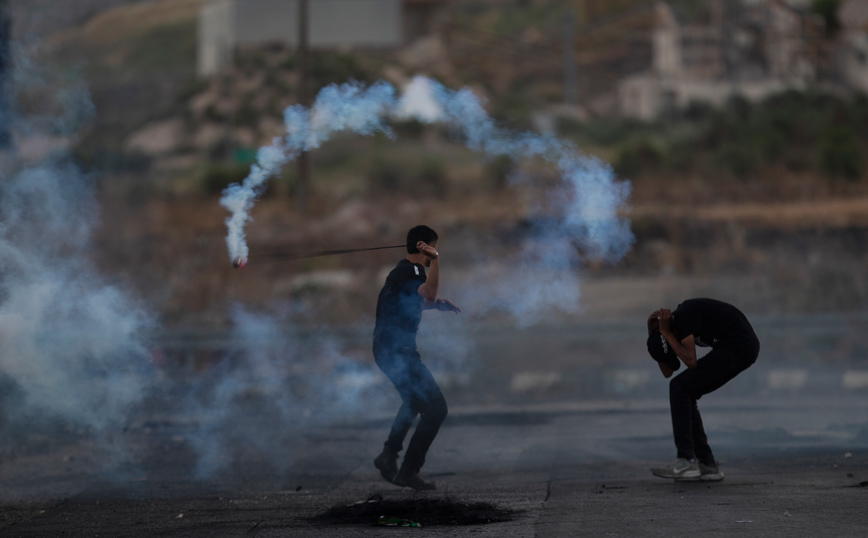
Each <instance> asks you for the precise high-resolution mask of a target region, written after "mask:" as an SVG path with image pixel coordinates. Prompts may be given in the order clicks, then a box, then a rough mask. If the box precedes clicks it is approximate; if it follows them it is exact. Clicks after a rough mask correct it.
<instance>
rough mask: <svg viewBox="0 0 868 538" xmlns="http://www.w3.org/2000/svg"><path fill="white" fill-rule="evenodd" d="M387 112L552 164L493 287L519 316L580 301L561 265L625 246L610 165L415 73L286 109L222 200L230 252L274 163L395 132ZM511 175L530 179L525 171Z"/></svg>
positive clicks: (242, 253) (334, 90)
mask: <svg viewBox="0 0 868 538" xmlns="http://www.w3.org/2000/svg"><path fill="white" fill-rule="evenodd" d="M390 118H396V119H416V120H418V121H421V122H424V123H442V124H445V125H447V126H449V127H450V128H452V130H453V132H454V134H455V136H456V138H457V139H459V140H460V141H462V142H463V143H464V144H465V145H466V146H467V147H468V148H470V149H472V150H474V151H477V152H480V153H482V154H484V155H486V156H488V157H498V156H508V157H510V158H511V159H514V160H519V161H521V160H541V161H543V162H546V163H548V164H550V165H551V166H553V167H554V168H555V169H556V170H557V172H558V176H559V181H558V182H557V184H556V185H555V186H552V187H547V189H548V190H547V193H546V197H545V200H544V202H543V203H542V204H541V206H540V207H536V208H531V209H532V210H534V211H536V212H537V213H539V214H540V215H545V218H541V219H538V221H536V222H534V223H533V229H532V230H531V232H532V234H531V236H529V237H528V238H527V239H526V241H525V243H524V245H523V246H522V247H521V249H520V252H518V253H514V254H511V255H510V256H511V258H512V259H511V264H510V265H511V267H512V270H511V271H510V273H509V274H508V275H504V277H505V279H504V280H498V285H508V286H509V289H511V290H513V292H514V293H513V294H512V295H513V297H511V299H510V305H509V310H510V311H511V312H512V313H513V314H515V315H516V317H518V318H519V319H520V320H522V321H523V322H526V323H533V322H534V321H535V320H537V319H539V317H540V316H542V315H544V314H545V313H546V312H548V311H550V310H551V307H552V306H553V305H555V306H557V307H558V308H560V309H563V310H567V311H576V310H577V309H578V308H579V306H578V305H579V298H580V289H579V282H578V276H577V275H576V274H575V271H563V269H564V268H565V265H566V266H567V268H568V267H569V265H570V264H573V265H576V263H577V262H580V261H581V260H580V259H578V258H579V257H580V256H581V257H583V258H587V257H592V258H596V259H602V260H605V261H608V262H615V261H617V260H620V259H621V258H622V257H623V256H624V254H626V252H627V251H628V250H629V249H630V248H631V247H632V244H633V241H634V238H633V235H632V233H631V231H630V227H629V222H628V221H627V219H625V218H623V217H621V216H619V214H618V212H619V210H620V209H622V208H623V207H624V206H625V204H626V202H627V200H628V198H629V195H630V184H629V183H628V182H626V181H618V180H617V179H616V178H615V175H614V173H613V171H612V168H611V166H609V165H608V164H607V163H605V162H603V161H601V160H600V159H597V158H595V157H591V156H588V155H585V154H583V153H582V152H581V151H580V150H579V149H578V148H577V147H575V145H574V144H572V143H570V142H567V141H563V140H559V139H557V138H555V137H551V136H544V135H539V134H536V133H531V132H513V131H510V130H506V129H502V128H500V127H498V126H497V124H496V122H495V121H494V120H493V119H492V118H491V117H489V115H488V113H487V112H486V111H485V109H484V107H483V106H482V103H481V102H480V101H479V99H478V98H477V97H476V96H475V95H474V94H473V92H472V91H470V90H469V89H466V88H465V89H461V90H457V91H455V90H451V89H448V88H446V87H444V86H443V85H441V84H439V83H437V82H435V81H433V80H431V79H428V78H425V77H416V78H414V79H413V80H412V81H411V82H410V83H409V84H408V85H407V87H406V90H405V92H404V94H403V95H402V96H401V97H400V98H398V97H396V91H395V90H394V88H393V87H392V86H391V85H389V84H387V83H385V82H382V81H381V82H378V83H376V84H374V85H372V86H370V87H365V86H363V85H361V84H359V83H346V84H341V85H332V86H328V87H326V88H324V89H323V90H322V91H320V93H319V95H318V97H317V99H316V102H315V103H314V105H313V107H312V108H311V109H310V110H307V109H305V108H304V107H302V106H299V105H296V106H293V107H290V108H288V109H287V110H286V112H285V114H284V119H285V123H286V132H287V134H286V136H284V137H283V138H277V139H275V140H274V141H273V143H272V144H271V145H270V146H268V147H265V148H262V149H261V150H260V152H259V159H258V162H257V164H255V165H254V166H253V167H252V168H251V172H250V175H249V176H248V177H247V178H246V179H245V180H244V181H243V182H242V183H241V184H235V185H231V186H230V187H229V188H227V189H226V191H225V192H224V194H223V197H222V199H221V203H222V205H223V206H224V207H226V208H227V209H228V210H229V211H230V212H231V213H232V214H231V216H230V217H229V218H228V219H227V221H226V223H227V226H228V235H227V238H226V242H227V245H228V247H229V255H230V259H232V260H233V261H234V260H238V259H240V260H245V261H246V259H247V256H248V253H249V251H248V247H247V244H246V242H245V237H244V226H245V224H246V223H247V221H248V220H249V219H250V210H251V209H252V207H253V205H254V203H255V201H256V199H257V197H258V196H259V195H260V194H261V193H262V191H263V190H264V188H265V185H266V181H267V180H268V178H269V177H271V176H274V175H276V174H278V173H279V172H280V167H281V166H283V165H284V164H286V163H287V162H289V161H291V160H292V159H294V158H296V157H297V156H298V155H299V153H301V152H302V151H306V150H311V149H314V148H317V147H319V145H321V144H322V143H323V142H325V141H326V140H328V138H329V137H330V136H331V134H332V133H334V132H337V131H351V132H355V133H358V134H362V135H371V134H374V133H376V132H383V133H385V134H387V135H388V136H393V133H392V131H391V130H390V128H389V126H388V124H387V120H388V119H390ZM517 180H518V181H520V182H527V183H529V184H530V185H531V186H533V183H534V179H533V178H531V177H519V178H517ZM490 276H491V275H488V277H489V278H488V282H491V279H490ZM510 283H514V284H515V285H510ZM485 287H486V286H484V285H483V286H482V288H485ZM481 302H482V301H480V303H481ZM488 303H489V304H495V303H496V301H488Z"/></svg>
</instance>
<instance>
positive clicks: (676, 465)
mask: <svg viewBox="0 0 868 538" xmlns="http://www.w3.org/2000/svg"><path fill="white" fill-rule="evenodd" d="M651 472H652V473H654V476H659V477H660V478H676V479H685V478H699V477H700V475H701V474H702V473H701V472H700V470H699V464H698V463H697V462H695V461H692V462H690V461H687V460H686V459H684V458H678V459H677V460H675V461H673V462H672V463H670V464H669V465H667V466H666V467H663V468H660V469H651Z"/></svg>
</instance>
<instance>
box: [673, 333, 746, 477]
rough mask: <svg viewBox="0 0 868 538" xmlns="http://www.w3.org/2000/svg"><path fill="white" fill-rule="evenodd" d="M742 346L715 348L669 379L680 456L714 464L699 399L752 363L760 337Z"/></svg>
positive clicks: (676, 440)
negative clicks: (752, 342) (737, 348)
mask: <svg viewBox="0 0 868 538" xmlns="http://www.w3.org/2000/svg"><path fill="white" fill-rule="evenodd" d="M755 338H756V337H754V342H755V344H756V345H755V346H746V347H745V348H744V349H741V350H737V351H736V350H728V349H720V348H715V349H712V350H711V351H710V352H709V353H708V354H707V355H706V356H705V357H703V358H701V359H699V360H698V361H697V363H696V368H692V369H691V368H688V369H687V371H685V372H682V373H680V374H679V375H677V376H675V377H674V378H673V379H672V381H670V382H669V409H670V411H671V412H672V434H673V435H674V437H675V448H677V449H678V457H679V458H684V459H686V460H690V459H693V458H694V457H695V458H697V459H699V461H700V462H701V463H703V464H705V465H712V464H714V454H713V453H712V452H711V447H710V446H708V438H707V437H706V435H705V429H704V428H703V427H702V417H701V416H700V415H699V408H698V407H697V406H696V400H698V399H699V398H701V397H702V395H703V394H708V393H709V392H714V391H715V390H717V389H719V388H720V387H722V386H723V385H725V384H726V383H727V382H728V381H729V380H730V379H732V378H734V377H735V376H737V375H738V374H740V373H741V372H743V371H744V370H745V369H747V368H748V367H749V366H750V365H752V364H753V363H754V362H755V361H756V358H757V355H759V341H757V340H756V339H755Z"/></svg>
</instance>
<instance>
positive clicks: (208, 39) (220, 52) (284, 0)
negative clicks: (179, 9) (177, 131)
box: [197, 0, 444, 76]
mask: <svg viewBox="0 0 868 538" xmlns="http://www.w3.org/2000/svg"><path fill="white" fill-rule="evenodd" d="M443 1H444V0H308V43H309V45H310V47H311V48H312V49H328V48H349V47H363V48H391V47H398V46H400V45H402V44H403V43H404V42H405V41H406V40H407V39H408V38H411V37H413V36H412V33H414V32H417V33H418V32H420V31H425V28H424V27H425V21H426V20H427V19H428V18H430V17H429V15H431V14H432V13H433V12H434V11H435V10H436V9H437V8H438V7H440V6H441V5H442V4H443ZM299 4H300V2H299V0H215V1H214V2H211V3H209V4H207V5H206V6H205V7H204V8H202V11H201V12H200V14H199V44H198V59H197V63H198V65H197V71H198V74H199V75H201V76H207V75H211V74H213V73H215V72H217V71H218V70H219V69H220V68H221V67H222V66H224V65H226V64H227V63H228V62H229V60H230V59H231V56H232V52H233V51H234V50H235V48H236V47H238V46H243V45H255V44H259V43H266V42H281V43H284V44H286V45H289V46H296V45H297V44H298V31H299V18H298V17H299Z"/></svg>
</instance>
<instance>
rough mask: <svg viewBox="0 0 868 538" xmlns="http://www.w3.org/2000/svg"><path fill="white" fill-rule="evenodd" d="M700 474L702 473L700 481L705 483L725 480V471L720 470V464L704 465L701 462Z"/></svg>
mask: <svg viewBox="0 0 868 538" xmlns="http://www.w3.org/2000/svg"><path fill="white" fill-rule="evenodd" d="M699 472H700V473H702V474H700V476H699V479H700V480H702V481H703V482H720V481H721V480H723V471H721V470H720V464H719V463H712V464H711V465H703V464H702V463H701V462H700V464H699Z"/></svg>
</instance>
